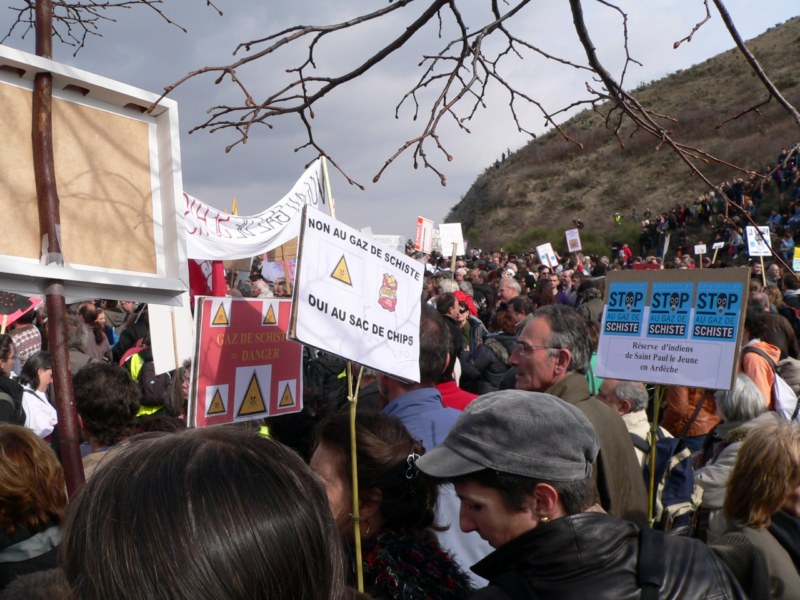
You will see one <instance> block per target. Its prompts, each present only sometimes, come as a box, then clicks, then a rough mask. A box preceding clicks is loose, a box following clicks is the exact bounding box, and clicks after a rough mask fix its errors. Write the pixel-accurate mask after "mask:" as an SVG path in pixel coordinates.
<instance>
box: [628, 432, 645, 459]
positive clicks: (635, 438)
mask: <svg viewBox="0 0 800 600" xmlns="http://www.w3.org/2000/svg"><path fill="white" fill-rule="evenodd" d="M630 436H631V441H632V442H633V445H634V446H635V447H636V448H638V449H639V450H641V451H642V452H644V453H645V454H649V453H650V444H648V443H647V440H646V439H644V438H643V437H642V436H640V435H636V434H635V433H631V434H630Z"/></svg>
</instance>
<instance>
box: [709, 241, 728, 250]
mask: <svg viewBox="0 0 800 600" xmlns="http://www.w3.org/2000/svg"><path fill="white" fill-rule="evenodd" d="M724 247H725V242H714V243H713V244H711V249H712V250H722V249H723V248H724Z"/></svg>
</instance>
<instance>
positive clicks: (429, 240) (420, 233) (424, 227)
mask: <svg viewBox="0 0 800 600" xmlns="http://www.w3.org/2000/svg"><path fill="white" fill-rule="evenodd" d="M414 250H421V251H422V252H424V253H425V254H430V253H431V250H433V221H432V220H430V219H426V218H425V217H417V238H416V240H415V241H414Z"/></svg>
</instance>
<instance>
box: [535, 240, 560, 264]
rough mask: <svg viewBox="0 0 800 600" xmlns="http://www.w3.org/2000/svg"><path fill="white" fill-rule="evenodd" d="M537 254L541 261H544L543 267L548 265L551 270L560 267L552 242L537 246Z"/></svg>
mask: <svg viewBox="0 0 800 600" xmlns="http://www.w3.org/2000/svg"><path fill="white" fill-rule="evenodd" d="M536 253H537V254H538V255H539V260H540V261H542V264H543V265H547V266H548V267H550V268H551V269H553V268H555V267H556V265H558V259H557V258H556V253H555V250H553V245H552V244H551V243H550V242H547V243H546V244H541V245H539V246H536Z"/></svg>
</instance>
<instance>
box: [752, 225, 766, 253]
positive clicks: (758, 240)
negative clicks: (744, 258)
mask: <svg viewBox="0 0 800 600" xmlns="http://www.w3.org/2000/svg"><path fill="white" fill-rule="evenodd" d="M759 231H760V232H761V235H759V234H758V232H759ZM762 235H763V236H764V237H763V238H762V237H761V236H762ZM770 248H772V240H771V239H770V237H769V227H766V226H764V227H759V228H758V231H756V228H755V227H753V226H752V225H748V226H747V252H748V254H749V255H750V256H772V252H771V251H770Z"/></svg>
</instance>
